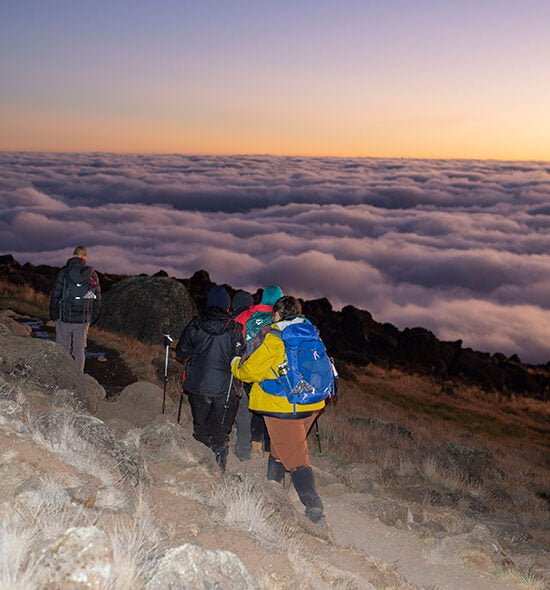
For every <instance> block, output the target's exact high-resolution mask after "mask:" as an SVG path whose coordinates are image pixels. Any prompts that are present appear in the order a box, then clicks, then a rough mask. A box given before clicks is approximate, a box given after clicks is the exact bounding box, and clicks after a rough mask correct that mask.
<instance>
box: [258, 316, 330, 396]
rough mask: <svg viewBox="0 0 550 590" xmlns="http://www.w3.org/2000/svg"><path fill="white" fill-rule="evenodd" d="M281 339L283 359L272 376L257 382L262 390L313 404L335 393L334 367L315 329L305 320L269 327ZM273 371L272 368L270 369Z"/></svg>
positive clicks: (270, 331)
mask: <svg viewBox="0 0 550 590" xmlns="http://www.w3.org/2000/svg"><path fill="white" fill-rule="evenodd" d="M268 333H269V334H273V335H274V336H277V337H278V338H281V339H282V340H283V343H284V345H285V353H286V361H285V363H283V364H282V365H281V366H279V372H278V373H276V375H277V377H276V378H275V379H267V380H265V381H262V382H261V383H260V385H261V387H262V389H263V390H264V391H265V392H266V393H270V394H272V395H280V396H286V398H287V399H288V401H289V402H290V403H291V404H299V405H306V404H315V403H317V402H320V401H323V400H325V399H327V398H328V397H331V396H332V395H334V393H335V387H334V378H335V370H334V367H333V365H332V362H331V360H330V358H329V356H328V354H327V350H326V348H325V345H324V344H323V342H322V341H321V339H320V338H319V331H318V330H317V328H315V326H314V325H313V324H311V323H310V322H309V321H307V320H306V321H305V322H301V323H299V324H290V326H287V327H286V328H284V329H283V330H275V329H272V330H269V332H268ZM274 372H275V371H274Z"/></svg>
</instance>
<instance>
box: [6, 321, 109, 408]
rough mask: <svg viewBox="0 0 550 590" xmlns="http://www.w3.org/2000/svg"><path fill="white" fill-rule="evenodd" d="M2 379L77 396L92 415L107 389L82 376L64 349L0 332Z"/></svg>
mask: <svg viewBox="0 0 550 590" xmlns="http://www.w3.org/2000/svg"><path fill="white" fill-rule="evenodd" d="M0 375H1V376H3V377H4V378H5V379H7V380H10V379H17V380H19V381H21V380H24V381H26V382H27V383H30V384H33V385H36V386H38V387H41V388H43V389H47V390H50V391H52V392H53V391H58V390H68V391H70V392H73V393H74V395H75V398H76V399H77V400H78V401H80V402H81V403H82V404H83V406H84V407H85V408H86V409H87V410H89V411H91V412H94V411H95V410H96V408H97V404H98V402H99V401H100V400H102V399H104V398H105V389H103V387H102V386H101V385H100V384H99V383H98V382H97V381H96V380H95V379H94V378H93V377H91V376H90V375H87V374H83V373H81V372H80V371H79V370H78V368H77V366H76V364H75V362H74V360H73V358H72V357H71V356H70V355H69V353H68V352H67V351H66V350H65V349H64V348H63V347H62V346H61V345H59V344H56V343H55V342H50V341H48V340H40V339H38V338H29V337H21V336H12V335H11V334H7V333H5V332H2V331H0Z"/></svg>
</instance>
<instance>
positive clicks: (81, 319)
mask: <svg viewBox="0 0 550 590" xmlns="http://www.w3.org/2000/svg"><path fill="white" fill-rule="evenodd" d="M87 261H88V250H87V249H86V248H85V247H84V246H77V247H76V248H75V249H74V251H73V256H72V258H69V260H67V264H66V265H65V266H64V267H63V268H62V269H61V270H60V271H59V273H58V275H57V278H56V279H55V283H54V286H53V289H52V294H51V297H50V316H51V318H52V320H54V321H55V341H56V342H57V343H58V344H61V345H62V346H63V347H64V348H66V349H67V350H68V351H69V354H70V355H71V356H72V357H73V358H74V360H75V362H76V365H77V366H78V368H79V369H80V370H81V371H82V372H84V363H85V361H86V345H87V339H88V329H89V327H90V324H93V323H94V322H95V321H96V320H97V318H98V317H99V312H100V311H101V287H100V285H99V279H98V278H97V273H96V272H95V270H93V268H92V267H91V266H88V265H87V264H86V263H87Z"/></svg>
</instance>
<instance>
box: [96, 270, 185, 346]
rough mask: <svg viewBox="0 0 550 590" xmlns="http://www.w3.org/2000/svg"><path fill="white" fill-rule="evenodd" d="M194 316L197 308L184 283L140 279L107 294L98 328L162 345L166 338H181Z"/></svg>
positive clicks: (140, 277) (127, 280)
mask: <svg viewBox="0 0 550 590" xmlns="http://www.w3.org/2000/svg"><path fill="white" fill-rule="evenodd" d="M195 314H196V307H195V304H194V303H193V300H192V299H191V296H190V295H189V293H188V292H187V289H186V288H185V287H184V286H183V285H182V284H181V283H179V282H178V281H176V280H175V279H170V278H167V277H147V276H139V277H133V278H130V279H125V280H123V281H120V282H119V283H117V284H116V285H115V286H114V287H113V288H112V289H110V290H109V291H108V292H107V293H106V295H105V296H104V299H103V306H102V310H101V316H100V318H99V321H98V326H99V327H100V328H104V329H106V330H110V331H112V332H119V333H122V334H126V335H128V336H132V337H134V338H138V339H139V340H143V341H144V342H150V343H152V344H161V343H162V341H163V334H171V335H172V336H173V337H175V338H177V337H179V335H180V334H181V332H182V330H183V328H184V327H185V326H186V325H187V323H188V322H189V320H190V319H191V318H192V317H193V316H194V315H195Z"/></svg>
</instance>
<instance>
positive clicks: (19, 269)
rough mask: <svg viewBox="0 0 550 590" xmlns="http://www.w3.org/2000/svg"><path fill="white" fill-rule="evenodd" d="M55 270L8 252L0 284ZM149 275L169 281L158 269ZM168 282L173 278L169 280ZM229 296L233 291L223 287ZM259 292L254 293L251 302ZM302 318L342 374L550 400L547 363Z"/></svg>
mask: <svg viewBox="0 0 550 590" xmlns="http://www.w3.org/2000/svg"><path fill="white" fill-rule="evenodd" d="M58 271H59V267H54V266H49V265H43V264H41V265H33V264H31V263H30V262H26V263H24V264H20V263H19V262H18V261H17V260H15V258H14V257H13V256H12V255H11V254H7V255H3V256H0V280H5V281H8V282H10V283H13V284H17V285H28V286H29V287H31V288H33V289H34V290H36V291H39V292H42V293H48V294H49V292H50V290H51V287H52V285H53V281H54V279H55V276H56V274H57V272H58ZM98 274H99V277H100V281H101V285H102V289H103V292H104V293H108V292H109V290H110V289H111V287H113V286H114V285H115V284H117V283H119V282H120V281H123V280H125V279H128V278H131V275H117V274H111V273H99V272H98ZM152 276H157V277H168V273H166V272H165V271H163V270H159V271H158V272H157V273H155V274H154V275H152ZM171 278H172V277H171ZM174 280H176V281H178V282H179V283H181V284H182V285H184V286H185V288H186V289H187V290H188V292H189V294H190V296H191V298H192V300H193V301H194V303H195V305H196V307H197V309H199V310H201V309H202V308H203V307H204V305H205V302H206V294H207V292H208V289H209V288H210V286H211V285H212V284H214V283H213V281H212V280H211V279H210V275H209V273H208V272H207V271H206V270H202V269H201V270H198V271H196V272H195V273H194V274H193V275H192V276H191V277H189V278H174ZM225 287H226V288H227V289H228V290H229V292H230V293H231V294H233V293H234V292H235V291H236V289H234V288H233V287H232V286H230V285H227V284H226V285H225ZM260 295H261V289H258V290H257V291H256V293H255V294H254V297H255V300H258V299H259V297H260ZM303 306H304V314H305V315H306V316H307V317H308V318H310V319H311V320H312V321H313V323H314V324H315V325H317V326H318V328H319V330H320V332H321V336H322V338H323V340H324V341H325V343H326V345H327V349H328V350H329V352H330V354H331V355H333V356H334V357H335V359H336V360H337V361H339V365H340V367H341V371H342V372H343V373H344V374H345V372H346V364H347V363H349V364H351V365H353V366H366V365H368V364H370V363H374V364H377V365H381V366H383V367H385V368H393V367H396V368H400V369H403V370H405V371H406V372H409V373H419V374H423V375H430V376H433V377H434V378H435V379H436V380H438V381H440V382H441V392H442V394H447V395H453V394H454V389H455V387H454V385H455V384H456V383H466V384H471V385H475V386H478V387H481V388H482V389H484V390H486V391H496V392H499V393H501V394H502V395H504V396H510V395H522V396H527V397H533V398H536V399H540V400H543V401H548V400H550V361H549V362H547V363H546V364H540V365H529V364H526V363H522V362H521V360H520V358H519V357H518V355H517V354H514V355H512V356H510V357H506V356H505V355H504V354H502V353H498V352H496V353H493V354H491V353H486V352H480V351H475V350H473V349H472V348H468V347H466V348H464V347H463V342H462V340H456V341H443V340H439V339H438V338H437V337H436V336H435V334H434V333H433V332H431V331H430V330H427V329H426V328H422V327H412V328H405V329H403V330H400V329H398V328H397V327H396V326H394V325H393V324H390V323H381V322H377V321H376V320H375V319H374V318H373V317H372V314H371V313H370V312H368V311H366V310H362V309H359V308H356V307H354V306H352V305H346V306H344V307H343V308H342V310H340V311H335V310H334V309H333V308H332V304H331V303H330V301H329V300H328V299H327V298H320V299H314V300H307V301H303Z"/></svg>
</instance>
